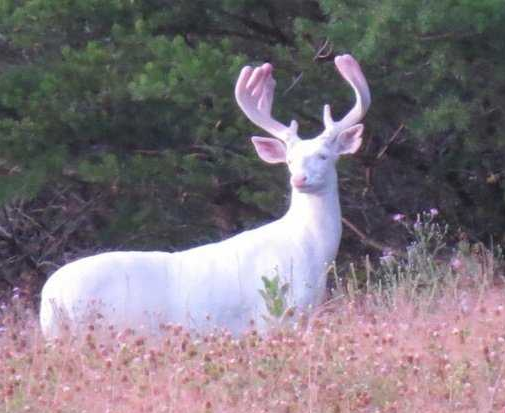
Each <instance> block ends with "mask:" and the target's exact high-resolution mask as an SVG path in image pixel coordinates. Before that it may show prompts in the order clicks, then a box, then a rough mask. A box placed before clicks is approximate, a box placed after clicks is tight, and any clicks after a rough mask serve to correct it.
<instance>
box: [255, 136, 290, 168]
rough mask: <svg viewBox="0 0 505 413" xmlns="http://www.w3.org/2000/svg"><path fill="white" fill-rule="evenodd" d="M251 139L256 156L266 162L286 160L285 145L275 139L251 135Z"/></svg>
mask: <svg viewBox="0 0 505 413" xmlns="http://www.w3.org/2000/svg"><path fill="white" fill-rule="evenodd" d="M251 141H252V143H253V145H254V148H255V149H256V152H257V153H258V156H259V157H260V158H261V159H263V160H264V161H265V162H268V163H281V162H286V146H285V145H284V144H283V143H282V142H281V141H279V140H277V139H272V138H261V137H259V136H253V137H252V138H251Z"/></svg>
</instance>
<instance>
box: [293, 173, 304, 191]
mask: <svg viewBox="0 0 505 413" xmlns="http://www.w3.org/2000/svg"><path fill="white" fill-rule="evenodd" d="M306 182H307V176H306V175H293V176H292V177H291V185H293V186H294V187H295V188H300V187H301V186H303V185H305V183H306Z"/></svg>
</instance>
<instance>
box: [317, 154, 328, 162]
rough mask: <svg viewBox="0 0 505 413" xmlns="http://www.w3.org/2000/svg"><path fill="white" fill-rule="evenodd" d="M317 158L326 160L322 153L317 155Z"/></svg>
mask: <svg viewBox="0 0 505 413" xmlns="http://www.w3.org/2000/svg"><path fill="white" fill-rule="evenodd" d="M317 157H318V159H321V160H322V161H325V160H326V159H328V157H327V156H326V155H324V154H322V153H320V154H318V155H317Z"/></svg>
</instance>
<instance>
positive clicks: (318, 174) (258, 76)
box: [235, 55, 371, 193]
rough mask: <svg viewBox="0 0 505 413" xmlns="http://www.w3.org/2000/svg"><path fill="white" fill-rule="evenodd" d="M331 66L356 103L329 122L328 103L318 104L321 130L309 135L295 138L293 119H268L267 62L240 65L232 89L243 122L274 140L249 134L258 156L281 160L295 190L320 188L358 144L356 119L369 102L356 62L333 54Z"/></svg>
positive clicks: (269, 76) (270, 86)
mask: <svg viewBox="0 0 505 413" xmlns="http://www.w3.org/2000/svg"><path fill="white" fill-rule="evenodd" d="M335 65H336V67H337V69H338V71H339V72H340V74H341V75H342V77H343V78H344V79H345V80H346V81H347V82H348V83H349V84H350V85H351V86H352V88H353V90H354V93H355V95H356V103H355V105H354V107H353V108H352V109H351V110H350V111H349V113H347V115H345V116H344V117H343V118H342V119H341V120H339V121H334V120H333V118H332V116H331V110H330V106H329V105H324V110H323V123H324V130H323V132H322V133H320V134H319V135H318V136H316V137H315V138H313V139H305V140H302V139H300V137H299V135H298V123H297V122H296V121H295V120H292V121H291V123H290V125H289V126H286V125H284V124H282V123H280V122H278V121H277V120H275V119H274V118H273V117H272V114H271V111H272V103H273V95H274V90H275V80H274V79H273V77H272V71H273V67H272V65H271V64H270V63H265V64H263V65H262V66H260V67H257V68H255V69H253V68H251V67H249V66H246V67H244V68H243V69H242V71H241V72H240V76H239V78H238V80H237V84H236V87H235V97H236V99H237V103H238V105H239V106H240V108H241V109H242V111H243V112H244V113H245V115H246V116H247V117H248V118H249V120H251V121H252V122H253V123H254V124H255V125H257V126H259V127H260V128H262V129H264V130H265V131H267V132H268V133H270V134H271V135H272V136H274V137H275V138H276V139H272V138H264V137H259V136H254V137H253V138H252V142H253V144H254V147H255V149H256V152H257V153H258V155H259V157H260V158H261V159H263V160H264V161H265V162H268V163H281V162H284V163H287V164H288V168H289V171H290V173H291V180H290V182H291V186H292V187H293V189H294V190H296V191H299V192H306V193H317V192H319V191H321V190H324V189H325V188H326V187H327V184H328V182H329V181H330V180H332V179H333V175H334V173H335V172H334V171H335V168H334V164H335V162H336V160H337V159H338V157H339V156H340V155H343V154H350V153H354V152H356V151H357V150H358V149H359V147H360V145H361V135H362V133H363V125H362V124H360V123H358V122H359V121H360V120H361V119H362V118H363V117H364V116H365V113H366V111H367V110H368V107H369V106H370V102H371V98H370V90H369V88H368V84H367V82H366V79H365V77H364V75H363V72H362V71H361V68H360V66H359V64H358V62H357V61H356V60H355V59H354V58H353V57H352V56H350V55H343V56H337V57H336V58H335ZM333 180H334V179H333Z"/></svg>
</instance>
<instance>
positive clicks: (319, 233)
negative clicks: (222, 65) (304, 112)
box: [40, 82, 363, 337]
mask: <svg viewBox="0 0 505 413" xmlns="http://www.w3.org/2000/svg"><path fill="white" fill-rule="evenodd" d="M270 83H271V82H270ZM253 86H254V85H253ZM270 86H271V85H270ZM237 99H239V98H237ZM246 114H247V112H246ZM291 130H293V129H291ZM362 130H363V128H362V126H361V125H356V126H351V127H350V128H347V129H345V130H344V131H340V132H339V133H338V134H337V135H336V136H332V137H328V136H327V135H325V133H323V134H321V135H320V136H319V137H317V138H314V139H310V140H296V141H290V142H286V144H283V143H281V146H279V145H278V143H279V141H277V140H273V139H270V138H253V143H254V145H255V147H256V149H257V151H258V154H259V156H260V157H262V158H263V159H264V160H266V161H267V162H271V163H275V162H283V161H287V163H288V167H289V171H290V174H291V177H292V183H293V182H295V181H296V182H295V183H294V184H292V194H291V202H290V206H289V209H288V211H287V213H286V214H285V215H284V216H283V217H282V218H280V219H279V220H277V221H274V222H272V223H270V224H267V225H264V226H262V227H259V228H256V229H253V230H250V231H245V232H242V233H241V234H238V235H236V236H234V237H231V238H229V239H227V240H224V241H221V242H217V243H212V244H208V245H204V246H200V247H196V248H192V249H189V250H186V251H182V252H176V253H166V252H130V251H129V252H108V253H103V254H98V255H95V256H91V257H87V258H83V259H80V260H77V261H75V262H72V263H70V264H67V265H65V266H63V267H62V268H60V269H59V270H58V271H56V272H55V273H54V274H53V275H52V276H51V277H50V278H49V280H48V281H47V282H46V284H45V286H44V288H43V290H42V302H41V309H40V322H41V326H42V330H43V333H44V335H45V336H46V337H55V336H58V335H59V334H60V333H61V321H62V320H64V321H68V322H70V324H71V327H72V328H73V329H74V330H75V331H79V329H80V326H81V323H82V322H84V321H85V320H86V317H87V314H88V312H89V311H90V310H96V311H98V312H99V313H100V314H101V315H102V316H103V317H104V318H105V320H106V322H107V324H113V325H115V326H116V327H117V328H124V327H133V328H135V329H138V328H141V327H142V328H147V329H149V330H150V331H152V330H156V329H157V328H158V326H159V324H160V323H179V324H182V325H184V326H187V327H189V328H193V329H196V330H198V331H207V330H209V329H210V328H212V327H214V326H217V327H225V328H228V329H229V330H231V331H232V332H233V333H240V332H243V331H244V330H246V329H247V328H248V326H249V325H250V321H251V320H254V321H255V323H256V325H258V326H259V327H260V328H261V327H262V325H263V323H264V318H263V316H265V315H267V311H266V308H265V303H264V300H263V298H262V297H261V295H260V294H259V292H258V291H259V290H260V289H263V288H264V285H263V282H262V280H261V277H262V276H266V277H268V278H272V277H273V276H275V275H279V276H280V277H281V279H282V280H283V281H284V282H287V283H288V284H289V287H290V289H289V297H288V298H289V303H288V304H289V306H291V307H296V308H297V309H307V308H308V307H309V306H315V305H317V304H319V303H321V301H322V300H323V298H324V295H325V288H326V270H327V266H328V265H329V264H330V263H331V262H332V261H333V259H334V257H335V255H336V252H337V250H338V246H339V242H340V237H341V232H342V227H341V213H340V203H339V197H338V189H337V173H336V171H335V162H336V161H337V159H338V157H339V155H340V154H343V153H349V152H354V151H355V150H356V149H357V148H358V147H359V144H360V143H361V138H360V135H361V133H362ZM300 176H302V177H303V181H304V182H303V184H300V182H299V181H300V179H299V178H300ZM294 177H298V181H297V179H295V178H294Z"/></svg>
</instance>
